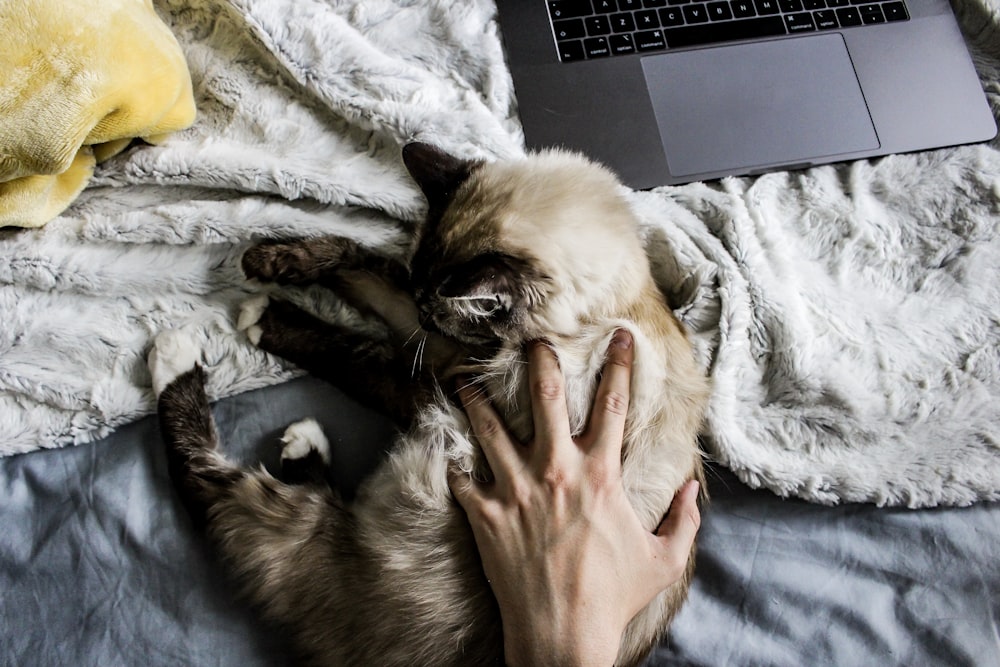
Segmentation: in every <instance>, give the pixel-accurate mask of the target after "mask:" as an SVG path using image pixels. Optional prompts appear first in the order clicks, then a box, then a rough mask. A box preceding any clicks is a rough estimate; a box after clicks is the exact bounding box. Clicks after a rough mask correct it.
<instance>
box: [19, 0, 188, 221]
mask: <svg viewBox="0 0 1000 667" xmlns="http://www.w3.org/2000/svg"><path fill="white" fill-rule="evenodd" d="M194 116H195V107H194V98H193V95H192V91H191V76H190V74H189V73H188V69H187V64H186V63H185V61H184V56H183V54H182V53H181V49H180V46H179V45H178V43H177V40H176V39H175V38H174V36H173V34H171V32H170V30H169V29H168V28H167V26H166V25H164V23H163V22H162V21H161V20H160V18H159V17H158V16H157V15H156V12H155V11H154V9H153V5H152V2H151V0H69V1H67V0H0V227H2V226H19V227H38V226H41V225H44V224H45V223H46V222H48V221H49V220H51V219H52V218H54V217H56V216H57V215H59V214H60V213H61V212H62V211H64V210H65V209H66V207H67V206H69V205H70V203H72V201H73V200H74V199H75V198H76V197H77V195H79V194H80V191H81V190H83V188H84V186H86V184H87V181H88V180H89V179H90V176H91V174H92V173H93V170H94V165H95V164H96V163H97V162H99V161H100V160H104V159H107V158H109V157H111V156H112V155H115V154H116V153H118V152H120V151H121V150H123V149H124V148H125V147H126V146H127V145H128V143H129V141H130V140H131V139H132V138H135V137H141V138H143V139H145V140H146V141H149V142H151V143H155V142H157V141H159V140H161V139H162V138H163V137H164V136H165V135H166V134H169V133H170V132H174V131H177V130H180V129H183V128H185V127H188V126H189V125H190V124H191V123H192V122H193V121H194Z"/></svg>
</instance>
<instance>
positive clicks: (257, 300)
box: [236, 294, 271, 345]
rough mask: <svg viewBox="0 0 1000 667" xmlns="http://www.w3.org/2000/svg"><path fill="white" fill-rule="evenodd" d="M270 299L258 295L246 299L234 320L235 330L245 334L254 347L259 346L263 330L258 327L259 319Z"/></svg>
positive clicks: (264, 295)
mask: <svg viewBox="0 0 1000 667" xmlns="http://www.w3.org/2000/svg"><path fill="white" fill-rule="evenodd" d="M270 303H271V299H270V298H269V297H268V296H267V295H266V294H259V295H257V296H255V297H253V298H252V299H247V300H246V301H244V302H243V305H242V306H240V315H239V317H238V318H237V320H236V328H237V329H239V330H240V331H243V332H245V333H246V335H247V338H249V339H250V342H251V343H253V344H254V345H260V339H261V336H263V335H264V329H263V328H262V327H261V326H260V318H261V317H263V316H264V311H265V310H267V307H268V305H269V304H270Z"/></svg>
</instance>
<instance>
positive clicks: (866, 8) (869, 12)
mask: <svg viewBox="0 0 1000 667" xmlns="http://www.w3.org/2000/svg"><path fill="white" fill-rule="evenodd" d="M858 11H859V12H861V20H862V21H864V22H865V23H866V24H869V25H870V24H872V23H885V16H884V15H883V14H882V8H881V7H879V6H878V5H861V6H860V7H858Z"/></svg>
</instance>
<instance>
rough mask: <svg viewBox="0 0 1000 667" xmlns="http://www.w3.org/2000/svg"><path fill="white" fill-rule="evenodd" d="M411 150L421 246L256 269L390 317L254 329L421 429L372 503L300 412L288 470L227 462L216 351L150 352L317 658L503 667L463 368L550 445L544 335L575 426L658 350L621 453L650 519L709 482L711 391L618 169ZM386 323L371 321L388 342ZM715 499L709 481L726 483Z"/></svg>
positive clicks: (258, 577) (264, 319) (239, 542)
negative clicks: (539, 358) (213, 367)
mask: <svg viewBox="0 0 1000 667" xmlns="http://www.w3.org/2000/svg"><path fill="white" fill-rule="evenodd" d="M403 161H404V163H405V165H406V167H407V168H408V170H409V171H410V173H411V174H412V176H413V177H414V179H415V180H416V182H417V183H418V185H419V186H420V188H421V189H422V190H423V192H424V194H425V195H426V197H427V202H428V212H427V219H426V222H425V224H424V225H423V226H422V227H421V228H420V230H419V232H418V234H417V235H416V237H415V238H414V243H413V247H414V250H413V252H412V256H411V257H408V258H406V259H405V261H400V260H398V259H395V258H392V257H385V256H380V255H378V254H377V253H375V252H373V251H371V250H368V249H366V248H363V247H361V246H360V245H358V244H357V243H355V242H353V241H350V240H347V239H344V238H333V237H331V238H319V239H304V240H291V241H287V242H267V243H262V244H260V245H257V246H255V247H252V248H250V249H249V250H248V251H247V252H246V253H245V255H244V257H243V260H242V263H243V269H244V271H245V273H246V275H247V276H248V277H250V278H256V279H258V280H261V281H265V282H272V283H277V284H279V285H282V284H291V285H300V284H307V283H320V284H323V285H325V286H327V287H329V288H331V289H333V290H335V292H336V294H337V295H338V296H339V297H341V298H342V299H343V300H345V301H346V302H348V303H350V304H351V305H352V306H354V307H355V308H356V309H357V310H358V311H359V312H360V313H361V314H362V315H363V316H364V317H366V318H367V320H368V321H369V323H370V324H372V325H373V326H374V327H375V328H376V331H375V332H374V333H373V332H372V331H370V330H369V331H366V333H359V331H358V330H356V329H351V328H348V327H346V326H343V325H338V324H332V323H329V322H325V321H322V320H320V319H318V318H317V317H315V316H314V315H312V314H309V313H307V312H305V311H304V310H302V309H300V308H298V307H296V306H294V305H292V304H290V303H289V302H287V301H284V300H280V299H275V298H268V297H260V298H257V299H253V300H251V301H250V302H249V303H248V304H246V305H245V306H244V308H243V311H242V313H241V315H240V322H239V326H240V328H241V329H243V330H245V331H246V333H247V335H248V337H249V339H250V341H252V343H254V344H255V345H257V346H259V347H260V348H262V349H263V350H266V351H268V352H271V353H274V354H276V355H279V356H281V357H284V358H286V359H288V360H290V361H292V362H294V363H296V364H298V365H299V366H301V367H302V368H304V369H306V370H308V371H310V372H312V373H314V374H316V375H318V376H321V377H325V378H327V379H329V380H331V381H333V382H335V383H337V384H338V385H340V386H341V387H343V388H345V389H346V390H347V391H349V392H351V393H353V394H354V395H355V396H357V397H359V398H360V399H362V400H364V401H367V402H368V403H370V404H372V405H375V406H377V407H378V408H380V409H381V410H383V411H384V412H385V413H387V414H390V415H391V416H392V417H393V418H394V419H396V421H397V422H398V423H399V425H400V428H401V431H400V433H401V434H400V435H399V436H398V440H397V441H396V442H395V443H394V444H393V446H392V448H391V450H390V452H389V453H388V454H387V456H386V458H385V459H384V460H383V461H382V462H381V464H380V465H379V467H378V468H377V470H376V471H375V472H374V473H373V474H372V475H371V477H370V478H369V479H367V480H366V481H365V482H364V484H363V485H362V487H361V488H360V490H359V492H358V495H357V497H356V498H355V500H354V501H353V502H351V503H350V504H346V503H345V502H343V501H342V500H341V499H340V497H339V496H338V494H337V492H336V491H335V490H334V489H332V488H331V487H330V485H329V484H328V483H327V482H326V481H325V480H326V479H327V477H326V476H325V475H324V471H323V470H322V466H323V464H324V462H325V461H327V460H328V452H329V449H328V447H329V445H328V443H327V440H326V438H325V437H324V435H323V433H322V432H321V430H320V429H319V427H318V425H317V424H316V423H315V422H312V421H308V420H307V421H305V422H300V423H298V424H294V425H292V426H290V427H289V428H288V430H287V431H286V432H285V436H284V438H283V442H284V449H283V451H282V462H283V465H282V478H283V479H282V480H279V479H277V478H275V477H273V476H272V475H271V474H269V473H268V472H266V471H264V470H263V469H262V468H255V469H246V468H243V467H239V466H237V465H235V464H233V463H231V462H229V461H228V460H227V459H226V457H225V455H224V454H223V453H222V452H221V451H220V450H219V443H218V441H217V440H218V438H217V436H216V433H215V428H214V425H213V422H212V416H211V412H210V408H209V402H208V399H207V397H206V393H205V388H204V387H205V370H204V368H203V366H202V364H201V358H200V352H199V350H198V349H197V348H196V347H195V346H194V344H193V343H192V341H191V340H190V339H188V338H186V337H185V336H184V335H183V334H181V333H178V332H177V331H166V332H164V333H163V334H161V335H160V336H159V337H158V339H157V341H156V344H155V346H154V349H153V351H152V352H151V354H150V359H149V362H150V367H151V371H152V375H153V383H154V389H155V390H156V392H157V394H158V397H159V399H158V411H159V417H160V423H161V428H162V432H163V438H164V440H165V443H166V448H167V455H168V464H169V468H170V473H171V477H172V479H173V481H174V484H175V486H176V488H177V491H178V492H179V495H180V497H181V498H182V500H183V501H184V503H185V505H186V507H187V509H188V510H189V511H190V513H191V515H192V517H193V519H194V521H195V523H196V524H197V525H199V526H202V527H203V528H204V530H205V532H206V533H207V536H208V538H209V540H210V541H211V542H212V544H213V545H214V547H215V549H216V551H217V553H218V555H219V557H220V558H221V560H222V561H223V563H224V564H225V566H226V568H227V569H229V570H231V572H232V575H233V577H234V578H235V581H237V582H238V583H239V584H240V585H241V588H242V590H243V592H244V593H245V595H246V597H247V598H248V599H249V600H250V601H251V602H252V603H253V604H254V605H255V606H256V607H257V608H258V609H259V610H260V612H261V613H262V614H263V616H265V617H266V618H267V619H268V620H270V621H271V622H273V623H276V624H278V626H279V627H281V628H282V629H283V630H284V631H285V632H286V633H287V634H288V636H289V637H290V638H291V642H292V644H293V646H294V648H295V650H296V651H297V652H298V654H299V657H300V658H301V660H302V661H303V662H304V663H306V664H316V665H363V666H366V667H367V666H370V665H383V666H384V665H400V666H402V665H406V666H407V667H410V666H412V665H426V666H431V667H441V666H447V665H454V666H456V667H457V666H463V667H464V666H467V665H502V664H503V662H504V656H503V639H502V636H501V624H500V615H499V610H498V608H497V605H496V601H495V599H494V597H493V595H492V592H491V590H490V586H489V583H488V582H487V580H486V578H485V576H484V574H483V571H482V566H481V563H480V560H479V555H478V552H477V550H476V545H475V542H474V539H473V536H472V531H471V528H470V526H469V524H468V522H467V519H466V517H465V515H464V513H463V511H462V509H461V508H460V507H459V505H458V504H457V503H456V501H455V500H454V498H453V497H452V494H451V492H450V490H449V487H448V471H449V469H452V470H456V471H459V472H461V473H464V474H468V475H473V476H476V477H477V478H479V479H489V478H490V471H489V467H488V465H487V463H486V461H485V457H484V456H483V455H482V452H481V451H480V449H479V448H478V446H477V444H476V440H475V437H474V435H472V434H471V430H470V426H469V422H468V420H467V419H466V417H465V415H464V413H463V411H462V410H461V409H459V408H458V407H456V405H455V404H454V403H453V402H452V400H450V398H449V394H450V393H451V391H452V390H453V386H452V385H453V381H454V377H455V376H456V375H458V374H462V375H463V376H464V375H467V374H472V375H473V376H474V377H475V381H476V382H478V386H479V388H480V390H481V392H482V395H483V396H484V400H485V399H488V400H490V401H492V403H493V404H494V406H495V407H496V409H497V410H498V412H499V413H500V414H501V416H502V417H503V418H504V419H505V422H506V424H507V426H508V428H509V429H510V431H511V432H512V434H513V435H514V436H516V437H517V438H519V439H521V441H527V440H529V439H530V437H531V431H532V419H531V414H530V405H531V402H530V397H529V395H528V388H527V386H526V377H527V372H526V368H525V349H524V346H525V343H526V342H527V341H530V340H536V339H544V340H546V341H547V342H548V344H549V345H550V346H551V347H552V349H553V350H554V351H555V353H556V355H557V357H558V360H559V364H560V367H561V369H562V372H563V374H564V376H565V393H566V397H567V404H568V408H569V413H570V416H571V422H572V428H573V431H574V432H575V433H579V432H581V431H582V430H583V429H584V427H585V421H586V419H587V417H588V415H589V414H590V409H591V403H592V400H593V397H594V394H595V390H596V388H597V383H598V380H599V373H600V371H601V368H602V366H603V363H604V360H605V355H606V350H607V348H608V345H609V343H610V341H611V338H612V336H613V335H614V332H615V331H616V330H617V329H618V328H625V329H627V330H629V331H630V332H631V334H632V336H633V338H634V346H635V361H634V367H633V371H632V373H633V375H632V381H631V397H630V403H629V409H628V416H627V428H626V436H625V442H624V447H623V451H622V467H623V469H622V477H623V484H624V487H625V490H626V492H627V495H628V498H629V500H630V502H631V503H632V504H633V506H634V508H635V510H636V512H637V513H638V515H639V517H640V519H641V521H642V522H643V524H644V525H645V526H646V528H647V529H649V530H650V531H653V530H655V529H656V527H657V525H658V524H659V522H660V520H661V519H662V517H663V516H664V514H665V513H666V512H667V509H668V508H669V506H670V503H671V500H672V499H673V497H674V494H675V492H676V491H677V490H678V489H679V488H680V487H681V486H682V485H683V484H684V483H685V482H686V481H687V480H689V479H691V478H698V479H699V480H700V479H701V478H702V475H703V470H702V461H701V454H700V452H699V449H698V445H697V435H698V431H699V429H700V425H701V422H702V415H703V411H704V408H705V404H706V401H707V399H708V393H709V387H708V382H707V379H706V378H705V375H704V373H703V372H702V371H701V370H700V369H699V367H698V365H697V364H696V362H695V360H694V357H693V352H692V348H691V345H690V343H689V341H688V339H687V337H686V335H685V333H684V332H683V331H682V328H681V326H680V324H679V323H678V321H677V320H676V319H675V318H674V316H673V314H672V312H671V310H670V308H669V307H668V305H667V303H666V301H665V299H664V297H663V295H662V294H661V292H660V291H659V290H658V289H657V286H656V285H655V284H654V281H653V278H652V275H651V273H650V267H649V263H648V261H647V257H646V255H645V253H644V251H643V245H642V242H641V238H640V234H639V229H638V224H637V221H636V218H635V217H634V215H633V213H632V212H631V211H630V209H629V206H628V205H627V203H626V201H625V200H624V198H623V197H622V187H621V185H620V183H619V182H618V180H617V179H616V178H615V177H614V176H613V175H612V174H611V173H609V172H608V171H607V170H605V169H604V168H603V167H601V166H598V165H596V164H594V163H592V162H590V161H588V160H586V159H585V158H582V157H580V156H578V155H575V154H571V153H567V152H562V151H550V152H542V153H537V154H532V155H529V156H527V157H524V158H522V159H515V160H510V161H502V162H494V163H488V162H470V161H466V160H462V159H458V158H455V157H452V156H450V155H448V154H446V153H444V152H442V151H440V150H438V149H436V148H433V147H431V146H428V145H425V144H409V145H407V146H406V147H405V148H404V149H403ZM370 328H371V327H369V329H370ZM703 487H704V485H703ZM693 564H694V557H693V553H692V555H691V557H690V558H689V560H688V568H687V574H686V576H685V577H684V579H683V580H682V581H680V582H678V583H676V584H674V585H673V586H672V587H670V588H668V589H667V590H666V591H664V592H663V593H661V594H660V595H659V596H657V597H656V598H655V599H654V600H653V601H652V602H651V603H650V604H649V605H648V606H647V607H646V608H645V609H644V610H643V611H641V612H640V613H639V614H637V615H636V617H635V618H634V619H632V621H631V623H630V624H629V626H628V628H627V629H626V631H625V633H624V635H623V637H622V640H621V645H620V650H619V654H618V662H617V664H620V665H632V664H635V663H637V662H639V661H641V660H642V659H643V658H644V657H645V656H646V654H647V653H648V652H649V651H650V649H651V648H652V647H653V646H654V644H655V643H656V641H657V640H658V639H659V638H660V637H661V636H662V635H663V633H664V631H665V630H666V628H667V626H668V624H669V622H670V620H671V618H672V617H673V616H674V614H675V612H676V611H677V610H678V608H679V607H680V605H681V604H682V602H683V601H684V599H685V596H686V594H687V589H688V584H689V580H690V576H691V572H692V568H693Z"/></svg>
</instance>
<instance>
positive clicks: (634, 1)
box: [618, 0, 642, 12]
mask: <svg viewBox="0 0 1000 667" xmlns="http://www.w3.org/2000/svg"><path fill="white" fill-rule="evenodd" d="M618 9H620V10H621V11H623V12H633V11H635V10H637V9H642V0H618Z"/></svg>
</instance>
